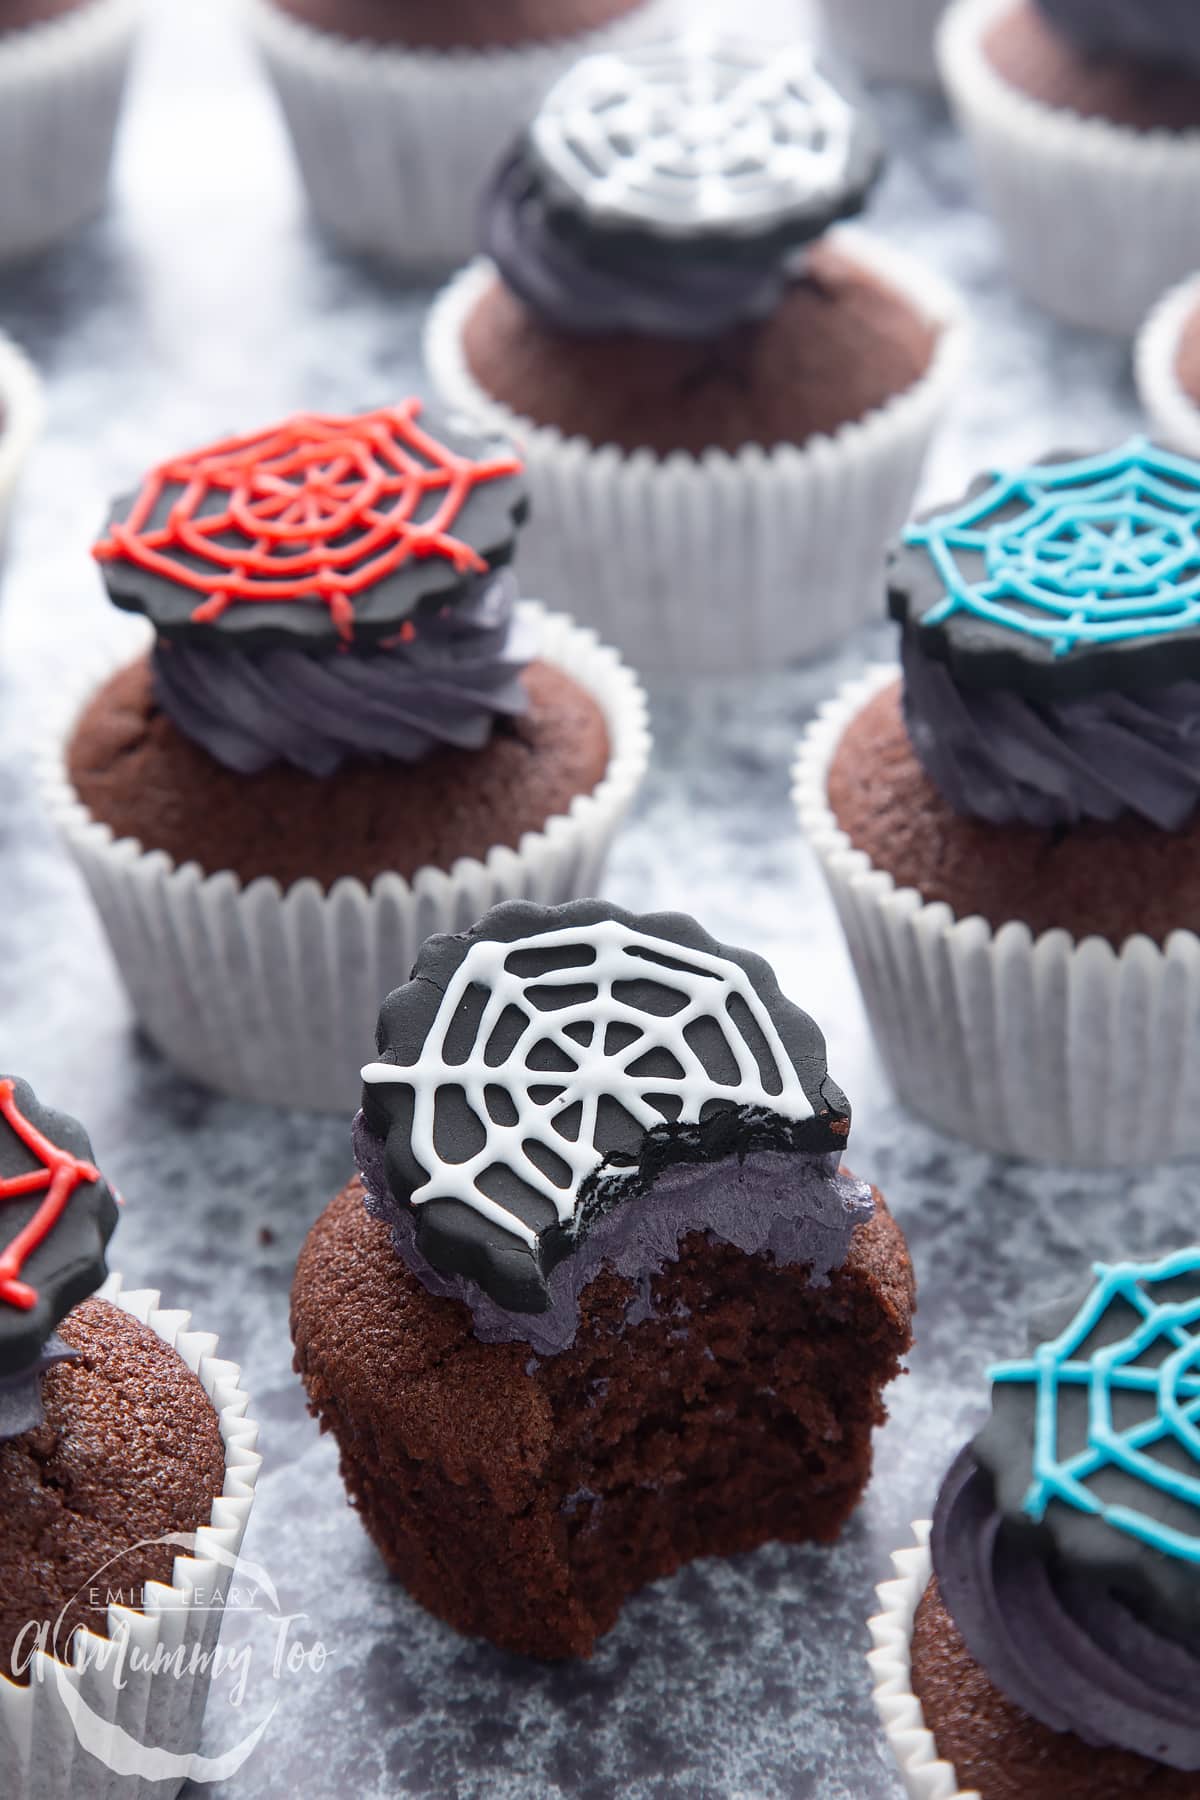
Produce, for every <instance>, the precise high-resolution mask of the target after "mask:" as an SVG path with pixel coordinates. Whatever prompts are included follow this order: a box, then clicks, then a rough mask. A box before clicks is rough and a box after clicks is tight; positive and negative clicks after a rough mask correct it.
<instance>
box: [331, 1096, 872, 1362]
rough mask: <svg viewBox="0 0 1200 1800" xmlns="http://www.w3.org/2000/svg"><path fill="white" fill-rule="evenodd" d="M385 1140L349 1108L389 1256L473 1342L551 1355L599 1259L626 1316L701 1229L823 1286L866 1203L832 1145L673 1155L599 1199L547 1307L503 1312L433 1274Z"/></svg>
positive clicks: (467, 1283) (465, 1281)
mask: <svg viewBox="0 0 1200 1800" xmlns="http://www.w3.org/2000/svg"><path fill="white" fill-rule="evenodd" d="M385 1150H386V1147H385V1145H384V1143H383V1140H382V1139H381V1138H379V1137H377V1136H376V1135H375V1133H374V1132H372V1131H371V1130H370V1128H369V1126H368V1125H367V1123H366V1120H365V1119H364V1118H363V1115H362V1113H361V1112H360V1113H359V1115H358V1117H357V1118H356V1119H355V1121H354V1156H355V1161H356V1162H357V1164H358V1168H359V1173H360V1174H361V1176H362V1180H363V1186H364V1187H365V1188H366V1191H367V1210H368V1211H369V1212H370V1213H372V1214H373V1215H374V1216H375V1217H376V1218H378V1219H382V1220H383V1221H384V1223H385V1224H387V1225H389V1226H390V1227H391V1231H392V1241H393V1244H394V1246H395V1249H396V1254H397V1255H398V1256H399V1257H401V1259H402V1260H403V1261H404V1262H405V1263H406V1264H407V1265H408V1267H409V1268H410V1269H411V1270H412V1272H413V1274H414V1275H415V1276H416V1277H417V1279H418V1281H420V1282H421V1283H422V1285H423V1286H424V1287H426V1288H428V1289H429V1291H430V1293H433V1294H439V1295H441V1296H442V1297H443V1298H445V1299H450V1300H461V1301H462V1302H463V1303H464V1305H466V1306H469V1307H470V1309H471V1314H472V1317H473V1321H474V1329H475V1335H476V1337H478V1338H479V1339H480V1341H481V1342H482V1343H485V1344H500V1343H527V1344H529V1345H530V1346H531V1347H532V1349H533V1350H535V1351H536V1352H537V1353H538V1354H539V1355H541V1356H555V1355H557V1354H558V1353H559V1352H560V1351H563V1350H567V1349H569V1348H570V1346H571V1345H572V1344H573V1343H574V1341H575V1333H576V1331H577V1330H578V1327H579V1297H580V1295H581V1294H582V1292H583V1290H584V1288H585V1287H587V1285H588V1283H589V1282H590V1281H591V1280H592V1279H593V1277H594V1276H595V1275H597V1274H598V1273H599V1270H600V1268H601V1265H602V1264H603V1265H607V1266H608V1267H609V1268H612V1269H614V1270H615V1271H616V1273H617V1274H618V1275H623V1276H625V1277H626V1278H627V1279H628V1280H630V1281H634V1282H636V1283H637V1287H638V1292H637V1294H636V1296H635V1297H634V1299H633V1301H632V1302H631V1305H630V1311H629V1315H628V1321H629V1323H630V1324H636V1323H637V1322H638V1320H639V1319H642V1318H649V1317H652V1316H653V1307H652V1305H651V1300H650V1278H651V1277H652V1276H653V1275H654V1274H655V1273H657V1271H658V1270H659V1269H661V1268H662V1267H663V1265H664V1264H665V1263H668V1262H672V1261H674V1260H675V1258H676V1257H677V1256H678V1254H679V1245H680V1243H681V1242H682V1240H683V1239H684V1238H685V1237H686V1236H687V1235H688V1233H689V1232H693V1231H703V1232H708V1233H709V1234H711V1235H712V1236H713V1237H715V1238H718V1239H719V1240H720V1241H721V1242H722V1243H726V1244H732V1245H734V1246H735V1248H737V1249H739V1250H741V1251H743V1252H745V1254H746V1255H748V1256H754V1255H762V1254H769V1255H771V1256H772V1257H774V1259H775V1261H776V1262H777V1263H781V1264H792V1263H796V1264H799V1263H803V1264H806V1265H808V1268H809V1278H810V1281H811V1282H812V1284H813V1286H816V1287H823V1286H824V1285H825V1284H826V1283H827V1282H828V1280H829V1276H830V1273H831V1271H832V1270H834V1269H838V1268H840V1267H841V1266H842V1264H843V1263H844V1262H845V1260H846V1257H847V1255H848V1253H849V1249H850V1239H851V1237H852V1236H853V1233H854V1231H855V1229H856V1228H857V1227H858V1226H859V1225H861V1224H862V1223H864V1221H866V1220H867V1219H870V1218H871V1217H872V1216H873V1215H874V1210H875V1205H874V1201H873V1199H872V1197H871V1190H870V1188H869V1187H868V1186H867V1185H866V1184H865V1183H864V1182H861V1181H856V1180H855V1179H854V1178H853V1177H852V1176H851V1175H848V1174H847V1173H846V1172H845V1171H844V1170H842V1169H840V1168H839V1157H838V1155H837V1154H836V1153H828V1152H823V1151H812V1152H799V1151H795V1152H789V1153H784V1152H782V1151H777V1150H760V1151H753V1152H751V1153H750V1154H749V1155H747V1156H746V1157H745V1158H744V1159H742V1160H739V1159H738V1158H737V1157H726V1158H724V1159H723V1160H721V1161H720V1162H714V1163H682V1164H675V1165H673V1166H671V1167H669V1168H667V1169H665V1170H664V1171H663V1172H662V1174H660V1175H659V1177H658V1179H657V1180H656V1181H655V1183H654V1186H653V1187H652V1188H651V1189H650V1191H649V1193H647V1194H642V1195H639V1196H638V1198H637V1199H635V1200H630V1201H629V1202H628V1203H627V1204H620V1203H618V1204H617V1205H615V1206H613V1207H612V1208H610V1210H609V1211H608V1212H607V1213H605V1214H604V1215H603V1217H602V1218H600V1219H599V1220H597V1222H596V1223H595V1224H594V1225H592V1226H591V1228H590V1229H589V1230H588V1231H587V1233H586V1234H585V1235H584V1237H583V1238H582V1239H581V1240H580V1242H579V1243H578V1245H577V1246H576V1248H575V1250H574V1251H573V1253H572V1254H571V1255H570V1256H566V1257H564V1258H563V1260H562V1261H561V1262H559V1263H557V1264H556V1265H555V1267H554V1268H553V1270H552V1271H551V1273H550V1277H549V1285H550V1308H549V1311H547V1312H544V1313H515V1312H509V1311H507V1309H506V1308H504V1307H502V1306H499V1305H498V1304H497V1303H496V1301H495V1300H493V1299H492V1298H491V1296H490V1295H488V1294H487V1293H485V1292H484V1290H483V1289H482V1288H481V1287H480V1286H479V1285H478V1283H476V1282H474V1281H471V1280H470V1279H469V1278H468V1277H467V1276H465V1275H454V1274H446V1273H443V1271H442V1270H440V1269H435V1268H434V1267H433V1265H432V1264H431V1263H430V1262H429V1261H428V1259H427V1258H426V1257H424V1256H423V1255H422V1253H421V1251H420V1249H419V1248H418V1246H417V1241H416V1228H415V1224H414V1219H413V1208H412V1207H411V1206H404V1205H402V1204H401V1203H400V1202H398V1201H397V1200H396V1199H395V1197H394V1195H393V1194H392V1190H391V1186H390V1184H389V1182H388V1179H387V1172H386V1168H385V1162H384V1158H385Z"/></svg>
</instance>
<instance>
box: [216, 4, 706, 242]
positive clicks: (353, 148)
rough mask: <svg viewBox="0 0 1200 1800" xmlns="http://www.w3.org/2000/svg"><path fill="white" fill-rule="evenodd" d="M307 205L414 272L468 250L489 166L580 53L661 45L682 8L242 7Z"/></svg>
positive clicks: (336, 229) (348, 237)
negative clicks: (645, 42)
mask: <svg viewBox="0 0 1200 1800" xmlns="http://www.w3.org/2000/svg"><path fill="white" fill-rule="evenodd" d="M247 4H248V13H249V20H250V25H251V28H252V30H253V32H254V35H255V38H256V40H257V43H258V48H259V51H260V53H261V55H262V59H263V62H264V65H265V67H266V71H267V73H268V75H269V76H270V79H271V81H272V84H273V85H274V87H275V89H276V92H277V93H278V95H279V100H280V103H281V105H282V107H283V114H284V118H285V120H286V122H287V127H288V131H289V133H290V134H291V138H292V142H293V145H294V147H295V152H296V158H297V161H298V162H299V165H300V173H301V175H302V177H303V180H304V185H305V188H306V190H307V193H308V199H309V204H310V205H311V207H312V210H313V213H314V215H315V217H316V218H317V220H318V222H319V223H320V225H321V226H322V228H323V229H324V230H325V231H328V232H329V233H330V234H331V235H332V236H333V237H335V238H337V239H338V240H340V242H341V243H343V244H344V245H346V246H347V247H348V248H349V249H351V250H355V251H359V252H363V253H365V254H366V255H369V256H377V257H383V258H386V259H387V260H389V261H390V262H393V263H396V264H399V265H400V266H401V267H403V268H407V269H410V270H418V271H420V270H429V269H447V268H452V267H453V266H454V264H455V263H458V262H461V261H462V259H463V257H464V256H469V255H470V253H471V250H472V249H473V247H474V244H475V216H476V211H477V209H478V206H479V199H480V195H481V193H482V191H483V188H484V185H485V183H486V181H487V177H488V174H489V171H490V170H491V167H492V165H493V163H494V162H495V160H496V158H497V157H498V156H499V155H500V154H501V152H502V151H503V150H504V148H505V146H506V145H507V144H508V143H509V141H510V139H511V138H512V136H513V134H514V132H516V131H517V130H519V128H520V127H521V125H522V124H523V123H524V121H525V120H526V119H527V118H528V116H529V114H530V112H531V111H532V110H533V108H534V107H535V106H536V105H537V102H538V100H539V99H540V98H541V96H542V94H543V93H544V92H545V90H546V88H548V87H549V86H550V84H551V83H552V82H553V81H554V80H556V78H557V77H558V76H559V75H560V74H561V73H562V72H563V70H564V69H566V68H569V67H570V65H571V64H572V63H573V62H574V61H575V60H576V58H577V57H580V56H583V55H585V54H586V53H587V52H588V51H591V50H604V49H608V48H617V47H618V46H620V45H622V44H626V43H631V42H635V41H637V40H638V39H639V38H642V37H646V36H653V35H654V34H655V33H656V32H659V31H662V30H664V29H668V28H669V27H670V26H671V24H672V23H673V21H674V19H675V17H676V12H677V6H678V0H247Z"/></svg>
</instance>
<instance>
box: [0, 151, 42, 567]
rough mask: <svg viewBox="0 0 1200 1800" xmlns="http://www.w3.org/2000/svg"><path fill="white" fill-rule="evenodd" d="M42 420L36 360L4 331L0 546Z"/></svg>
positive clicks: (0, 338)
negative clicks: (32, 360) (23, 470)
mask: <svg viewBox="0 0 1200 1800" xmlns="http://www.w3.org/2000/svg"><path fill="white" fill-rule="evenodd" d="M2 129H3V127H2V126H0V130H2ZM41 422H42V384H41V382H40V381H39V380H38V377H37V374H36V373H35V371H34V367H33V364H32V363H31V362H30V361H29V360H28V358H27V357H26V356H25V354H24V352H23V351H21V350H19V349H18V348H17V346H16V344H14V343H13V341H12V339H11V338H7V337H5V336H4V335H3V333H0V548H2V547H3V543H4V538H5V535H6V533H7V528H8V519H9V513H10V511H11V508H12V503H13V495H14V493H15V490H16V486H17V482H18V481H19V479H20V476H21V471H22V469H23V468H24V467H25V463H26V460H27V458H28V456H29V452H30V450H31V449H32V447H33V443H34V440H35V438H36V437H37V434H38V430H39V428H40V426H41Z"/></svg>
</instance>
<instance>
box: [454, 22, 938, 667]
mask: <svg viewBox="0 0 1200 1800" xmlns="http://www.w3.org/2000/svg"><path fill="white" fill-rule="evenodd" d="M881 164H882V152H881V148H880V144H879V140H878V138H877V136H876V133H875V131H874V129H873V127H872V126H871V125H870V123H869V122H868V120H867V119H866V118H865V116H864V115H862V114H861V113H859V112H857V111H856V110H855V108H854V107H853V106H851V104H850V103H849V102H848V101H847V100H846V99H845V98H844V96H843V95H842V94H841V93H840V92H839V91H838V90H837V89H836V88H835V87H834V86H833V85H832V83H831V82H830V81H829V80H828V78H827V77H826V76H825V75H824V74H823V73H822V71H821V70H820V69H819V68H818V67H817V66H816V64H815V63H814V61H813V59H812V56H811V53H810V52H809V51H808V49H807V48H806V47H804V46H803V45H800V44H790V45H786V46H769V45H764V44H757V43H750V42H747V41H745V40H742V39H738V38H730V37H711V36H709V35H706V34H691V35H688V36H686V37H683V38H678V39H675V40H673V41H672V42H670V43H662V44H657V45H654V46H650V47H647V48H642V49H638V50H633V51H629V52H628V53H626V54H625V55H622V56H616V55H612V56H605V57H592V58H588V59H587V60H586V61H584V62H582V63H580V64H579V65H578V66H577V67H576V68H575V69H573V70H572V71H571V72H570V73H569V74H568V75H566V76H564V78H563V79H562V81H561V82H560V83H559V84H558V85H557V86H556V87H555V88H554V89H553V90H552V91H551V93H550V94H549V95H548V96H547V98H546V100H545V101H544V102H543V105H542V108H541V110H540V112H539V113H538V114H537V116H536V118H535V119H534V120H533V122H532V124H531V125H530V127H529V129H528V131H527V132H526V133H525V135H524V137H523V138H522V140H521V142H520V143H519V144H518V145H517V146H516V148H515V149H514V151H513V152H512V154H511V155H510V156H509V157H508V159H507V160H506V161H505V162H504V163H503V164H502V165H501V167H500V169H499V170H498V172H497V174H496V177H495V179H494V182H493V185H492V188H491V192H490V194H489V197H488V200H487V203H486V206H485V209H484V246H485V249H486V251H487V253H488V258H489V260H484V261H479V262H476V263H474V264H472V265H471V266H470V267H469V268H468V269H467V270H466V271H465V272H464V273H462V274H461V275H460V276H459V277H458V278H457V279H456V280H455V281H454V282H453V283H452V284H451V286H450V287H449V288H448V289H447V290H446V292H445V293H444V294H443V295H442V297H441V298H440V300H439V301H438V303H437V305H436V306H435V308H434V311H433V313H432V315H431V318H430V322H429V328H428V334H427V340H426V354H427V358H428V362H429V368H430V373H431V377H432V379H433V382H434V385H435V387H436V388H437V390H438V392H439V393H440V395H441V396H442V398H443V399H444V400H445V401H446V402H447V403H448V404H450V405H452V406H453V407H455V408H456V409H458V410H461V411H463V412H465V413H467V414H470V415H473V416H475V417H477V418H481V419H483V420H484V421H485V422H486V423H487V424H488V425H490V426H492V427H493V428H496V429H502V430H503V431H505V432H506V433H508V434H510V435H514V436H516V437H517V439H518V440H519V442H520V443H521V445H522V448H523V452H524V455H525V458H526V462H527V466H528V470H529V479H530V485H531V490H532V493H533V497H534V518H533V523H532V526H531V528H530V532H529V538H528V545H527V558H528V565H529V568H530V570H531V571H532V579H533V580H534V582H535V585H538V584H540V585H542V586H545V587H547V588H548V589H553V588H555V586H556V584H558V583H567V584H568V585H569V590H570V592H571V595H572V602H573V604H574V605H575V606H576V607H577V608H578V610H579V612H580V614H581V616H582V617H584V618H586V619H587V620H588V621H589V622H590V623H593V624H595V625H596V626H597V627H598V628H599V629H600V630H602V631H603V632H604V633H605V634H606V635H607V636H610V637H611V638H612V639H613V640H614V641H615V642H616V643H617V644H619V645H620V647H621V648H622V649H623V650H625V651H626V652H627V653H628V654H629V655H631V656H632V657H634V659H635V660H636V661H637V662H638V663H639V665H640V666H643V667H646V668H656V669H660V670H664V671H671V672H678V671H680V670H683V671H698V672H714V673H727V672H729V671H736V670H750V669H763V668H768V667H777V666H778V665H779V664H780V663H782V662H787V661H789V660H791V659H794V658H796V657H799V656H803V655H806V654H808V653H810V652H812V651H815V650H818V649H820V648H822V647H824V646H826V645H828V644H830V643H833V642H835V641H836V640H837V639H839V638H841V637H843V636H844V635H845V634H846V633H848V632H849V631H851V630H852V629H853V628H854V627H855V626H856V625H858V624H859V623H861V621H862V619H863V617H864V615H865V613H866V612H867V611H868V610H869V608H870V606H871V605H872V604H873V600H872V596H873V594H874V592H875V590H876V587H877V583H878V578H879V571H880V568H881V566H882V556H883V547H884V545H885V543H886V541H887V538H888V536H889V534H890V533H892V532H893V531H895V530H896V529H898V528H899V525H900V523H901V520H902V518H903V515H904V511H905V508H906V506H907V505H908V504H909V502H910V501H911V497H912V493H913V490H914V488H915V486H916V482H917V477H918V473H919V471H920V467H921V463H922V459H923V457H924V454H925V450H926V446H927V444H928V441H929V438H930V435H931V433H932V431H933V429H934V425H935V422H936V420H937V418H938V415H939V413H940V411H941V409H942V407H943V405H944V403H945V402H946V400H947V398H948V395H949V392H950V390H951V388H952V386H953V382H954V376H955V372H956V370H957V367H958V364H959V352H960V350H961V327H960V324H959V322H958V314H957V310H956V302H955V300H954V298H953V297H952V295H950V294H949V293H948V291H947V290H946V289H945V288H944V287H943V286H942V284H941V283H940V282H938V281H937V280H935V279H934V278H933V277H932V276H930V275H927V274H926V273H925V272H924V271H922V270H921V269H920V268H918V267H914V265H913V264H912V263H910V262H909V261H908V260H907V259H906V258H902V257H900V256H898V255H897V254H896V253H895V252H893V251H892V250H890V249H884V248H882V247H881V246H879V245H877V244H875V243H873V242H871V241H870V240H868V239H866V238H863V237H859V236H851V235H847V234H845V233H844V232H841V231H831V230H830V229H829V228H830V227H831V226H832V225H833V224H834V222H835V221H836V220H838V219H841V218H844V217H846V216H848V215H849V214H852V213H855V212H857V211H858V210H859V209H860V208H861V207H862V206H863V204H864V203H865V201H866V198H867V195H868V193H869V191H870V189H871V187H872V185H873V183H874V181H875V179H876V177H877V175H878V174H879V171H880V168H881Z"/></svg>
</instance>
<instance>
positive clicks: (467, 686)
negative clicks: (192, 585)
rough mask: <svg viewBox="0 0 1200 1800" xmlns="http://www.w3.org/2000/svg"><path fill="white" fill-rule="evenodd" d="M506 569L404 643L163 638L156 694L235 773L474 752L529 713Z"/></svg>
mask: <svg viewBox="0 0 1200 1800" xmlns="http://www.w3.org/2000/svg"><path fill="white" fill-rule="evenodd" d="M516 598H517V582H516V577H515V576H514V574H513V573H512V571H511V570H510V569H507V568H505V569H502V570H500V571H499V572H498V573H489V574H488V575H486V576H483V577H480V579H479V581H478V582H477V583H476V584H475V586H474V588H473V591H471V592H470V593H468V594H465V595H463V596H462V597H459V596H457V595H456V597H455V599H454V601H453V604H451V605H447V606H444V607H443V608H441V609H440V610H439V611H431V612H428V613H425V614H418V616H417V617H416V619H415V620H414V622H413V623H414V631H413V634H412V636H411V637H410V638H408V639H407V640H405V639H402V640H401V641H400V642H398V643H395V644H393V645H392V646H391V647H389V648H386V649H383V648H380V649H377V650H372V651H367V652H356V651H353V650H337V651H334V652H333V653H332V654H326V655H320V656H318V655H310V654H308V653H307V652H305V651H303V650H289V649H276V650H266V651H263V652H261V653H260V654H258V655H253V654H250V653H249V652H246V651H242V650H236V649H233V650H224V649H220V650H202V649H196V648H193V647H192V646H191V645H188V644H181V643H172V642H170V641H169V640H168V639H164V638H160V639H159V640H158V642H157V644H156V646H155V649H154V651H153V656H152V667H153V673H154V691H155V697H156V699H157V700H158V703H159V705H160V706H161V707H162V708H163V711H164V712H165V713H166V714H167V715H168V717H169V718H170V720H171V722H172V724H173V725H175V726H176V727H177V728H178V729H179V730H180V731H181V732H183V734H184V736H185V737H189V738H191V739H192V740H193V742H195V743H197V744H199V745H200V746H201V747H202V748H203V749H205V750H207V751H208V753H209V755H210V756H213V757H215V758H216V760H217V761H218V762H220V763H224V765H225V766H226V768H230V769H236V770H237V771H238V773H239V774H243V775H253V774H256V773H257V772H258V771H259V770H260V769H265V768H267V767H269V765H270V764H272V763H277V762H287V763H291V764H293V765H294V766H295V767H296V768H299V769H303V770H304V771H305V772H306V773H307V774H309V775H322V776H324V775H331V774H333V772H334V771H335V770H336V769H337V768H338V767H339V766H340V764H341V763H343V762H344V761H345V760H346V759H347V758H348V757H359V756H362V757H383V758H388V759H391V760H393V761H396V762H416V761H418V760H419V759H420V758H422V757H424V756H426V755H428V754H429V752H430V751H431V750H433V749H435V748H436V747H437V746H439V745H450V746H453V747H454V748H457V749H469V750H477V749H481V748H482V746H483V745H484V744H486V743H487V741H488V739H489V737H490V736H491V733H492V729H493V727H494V725H495V722H496V720H497V719H498V718H503V717H515V716H518V715H519V714H521V713H522V712H524V710H525V707H526V705H527V704H528V701H527V696H526V692H525V688H524V685H523V684H522V681H521V673H522V670H523V669H524V668H525V667H526V666H527V665H528V663H529V662H530V660H531V659H532V657H533V654H534V649H535V646H534V643H533V639H532V632H531V629H530V627H529V626H528V625H527V624H526V623H525V622H524V621H523V620H521V619H519V618H518V617H517V616H516V613H515V604H516Z"/></svg>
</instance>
